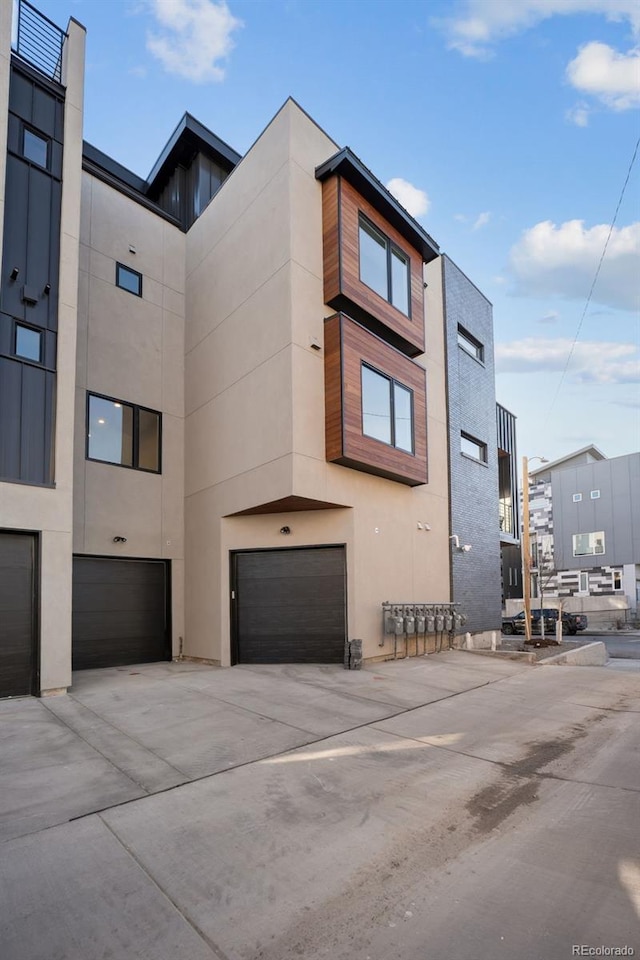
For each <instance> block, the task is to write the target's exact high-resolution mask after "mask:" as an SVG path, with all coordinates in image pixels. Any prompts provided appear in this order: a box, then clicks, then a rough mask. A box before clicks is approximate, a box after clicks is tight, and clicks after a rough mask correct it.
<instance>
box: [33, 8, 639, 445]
mask: <svg viewBox="0 0 640 960" xmlns="http://www.w3.org/2000/svg"><path fill="white" fill-rule="evenodd" d="M35 4H36V6H37V7H38V9H39V10H41V11H42V12H43V13H44V14H46V15H47V16H48V17H50V18H51V19H52V20H54V21H55V22H56V23H58V24H59V25H61V26H65V25H66V23H67V21H68V19H69V17H70V16H72V17H74V18H75V19H76V20H79V21H80V22H81V23H82V24H84V25H85V26H86V28H87V64H86V89H85V130H84V136H85V139H87V140H88V141H89V142H90V143H92V144H94V145H95V146H96V147H99V148H100V149H101V150H104V151H105V152H106V153H107V154H109V155H110V156H112V157H113V158H114V159H116V160H118V161H119V162H120V163H122V164H124V165H125V166H126V167H129V168H130V169H131V170H133V171H134V172H135V173H137V174H139V175H140V176H144V177H146V176H147V174H148V173H149V172H150V170H151V168H152V166H153V164H154V162H155V160H156V158H157V157H158V155H159V153H160V151H161V149H162V147H163V146H164V144H165V143H166V141H167V139H168V137H169V136H170V134H171V132H172V130H173V129H174V127H175V126H176V124H177V123H178V121H179V119H180V117H181V116H182V114H183V113H184V112H185V111H186V110H187V111H189V112H190V113H191V114H193V115H194V116H195V117H197V119H198V120H200V121H201V122H202V123H204V124H205V126H207V127H209V128H210V129H211V130H213V132H214V133H216V134H217V136H219V137H220V138H221V139H223V140H224V141H226V142H227V143H229V144H230V145H231V146H232V147H234V148H235V149H236V150H237V151H238V152H240V153H244V152H246V150H247V149H248V148H249V147H250V146H251V144H252V143H253V142H254V140H255V139H256V138H257V137H258V135H259V134H260V132H261V131H262V130H263V129H264V127H265V126H266V125H267V124H268V122H269V121H270V119H271V118H272V117H273V115H274V114H275V113H276V112H277V110H278V109H279V108H280V106H281V105H282V104H283V102H284V101H285V100H286V98H287V97H288V96H293V97H294V98H295V99H296V100H297V101H298V102H299V103H300V105H301V106H302V107H303V108H304V109H305V110H306V111H307V112H308V113H309V114H310V115H311V116H312V117H313V118H314V119H315V120H316V121H317V123H318V124H319V125H320V126H321V127H322V128H323V129H324V130H326V132H327V133H328V134H329V136H331V137H332V138H333V139H334V140H335V141H336V142H337V143H338V144H340V145H341V146H350V147H351V149H352V150H354V152H355V153H356V154H357V155H358V156H359V157H360V159H361V160H362V161H363V162H364V163H365V164H366V165H367V166H368V167H369V168H370V169H371V170H373V171H374V173H375V174H376V176H377V177H378V178H379V179H380V180H381V181H382V182H383V183H385V184H386V185H387V186H388V187H389V189H390V190H391V191H392V192H393V193H395V194H396V196H397V197H398V199H399V200H400V201H401V202H402V203H403V204H404V205H405V207H406V208H407V209H408V210H409V212H411V213H412V214H413V215H414V216H415V217H416V218H417V219H418V220H419V222H420V223H421V224H422V225H423V226H424V227H425V229H426V230H427V231H428V232H429V233H430V234H431V236H432V237H433V238H434V239H435V240H436V242H437V243H439V245H440V248H441V250H442V251H443V252H445V253H447V254H448V255H449V256H450V257H451V259H453V260H454V261H455V262H456V263H457V264H458V266H459V267H460V268H461V269H462V270H463V271H464V272H465V273H466V274H467V276H468V277H469V278H470V279H471V280H472V281H473V282H474V283H475V284H476V286H478V287H479V288H480V289H481V290H482V292H483V293H484V294H485V296H487V297H488V299H489V300H490V301H491V302H492V303H493V308H494V334H495V358H496V371H497V373H496V396H497V400H498V402H499V403H501V404H503V405H504V406H506V407H508V409H510V410H511V411H512V412H513V413H514V414H515V415H516V416H517V417H518V452H519V454H525V455H527V456H528V457H535V456H540V457H546V458H547V459H549V460H555V459H557V458H560V457H562V456H565V455H567V454H569V453H571V452H572V451H574V450H576V449H578V448H580V447H583V446H586V445H588V444H592V443H593V444H595V445H596V446H597V447H599V449H600V450H601V451H602V452H603V453H604V454H605V455H606V456H608V457H615V456H621V455H624V454H627V453H631V452H634V451H637V450H638V449H640V386H639V382H640V322H639V291H640V156H636V157H635V160H634V152H635V151H636V149H637V141H638V136H639V134H640V123H639V114H638V107H639V106H640V3H639V2H638V0H391V2H387V0H377V2H372V0H321V2H317V0H229V2H228V3H226V4H225V3H223V2H216V0H35ZM621 198H622V199H621Z"/></svg>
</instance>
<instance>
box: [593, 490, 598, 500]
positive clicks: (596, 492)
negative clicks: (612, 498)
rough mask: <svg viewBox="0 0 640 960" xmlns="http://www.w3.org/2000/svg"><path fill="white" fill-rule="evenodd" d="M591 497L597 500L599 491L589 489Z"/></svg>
mask: <svg viewBox="0 0 640 960" xmlns="http://www.w3.org/2000/svg"><path fill="white" fill-rule="evenodd" d="M591 499H592V500H599V499H600V491H599V490H592V491H591Z"/></svg>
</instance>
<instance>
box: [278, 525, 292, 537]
mask: <svg viewBox="0 0 640 960" xmlns="http://www.w3.org/2000/svg"><path fill="white" fill-rule="evenodd" d="M280 533H282V534H284V536H285V537H286V536H288V535H289V534H290V533H291V527H280Z"/></svg>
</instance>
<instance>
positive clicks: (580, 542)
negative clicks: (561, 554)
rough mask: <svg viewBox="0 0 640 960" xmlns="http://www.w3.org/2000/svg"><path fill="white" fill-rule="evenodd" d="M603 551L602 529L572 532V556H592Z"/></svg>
mask: <svg viewBox="0 0 640 960" xmlns="http://www.w3.org/2000/svg"><path fill="white" fill-rule="evenodd" d="M603 553H604V531H603V530H599V531H598V532H597V533H574V535H573V555H574V557H592V556H594V555H595V556H599V555H601V554H603Z"/></svg>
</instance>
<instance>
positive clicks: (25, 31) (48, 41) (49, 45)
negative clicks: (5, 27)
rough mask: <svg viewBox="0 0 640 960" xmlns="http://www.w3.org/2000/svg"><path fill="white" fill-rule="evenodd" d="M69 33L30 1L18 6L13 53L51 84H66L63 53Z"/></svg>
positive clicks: (15, 12)
mask: <svg viewBox="0 0 640 960" xmlns="http://www.w3.org/2000/svg"><path fill="white" fill-rule="evenodd" d="M66 36H67V35H66V33H65V32H64V30H61V29H60V27H59V26H57V25H56V24H55V23H54V22H53V21H52V20H49V18H48V17H45V15H44V14H43V13H40V11H39V10H36V8H35V7H34V6H32V5H31V4H30V3H28V2H27V0H17V2H16V3H15V5H14V22H13V31H12V36H11V46H12V48H13V50H14V51H15V52H16V53H17V54H18V56H19V57H22V59H23V60H26V61H27V63H30V64H31V65H32V66H34V67H35V68H36V69H37V70H39V71H40V72H41V73H44V74H45V76H47V77H49V79H50V80H55V81H56V83H62V51H63V48H64V41H65V39H66Z"/></svg>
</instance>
